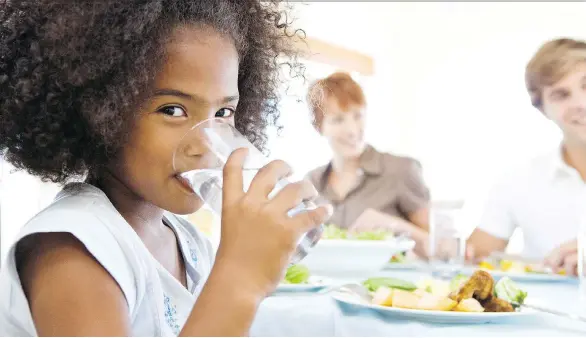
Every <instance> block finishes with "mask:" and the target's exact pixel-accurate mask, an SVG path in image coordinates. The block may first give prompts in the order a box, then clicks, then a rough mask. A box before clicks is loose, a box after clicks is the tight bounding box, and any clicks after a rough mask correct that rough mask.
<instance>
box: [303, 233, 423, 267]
mask: <svg viewBox="0 0 586 338" xmlns="http://www.w3.org/2000/svg"><path fill="white" fill-rule="evenodd" d="M414 246H415V242H414V241H413V240H411V239H409V238H405V237H395V236H393V234H392V233H390V232H385V231H373V232H361V233H352V232H349V231H347V230H344V229H340V228H338V227H336V226H335V225H331V224H330V225H327V226H325V228H324V233H323V235H322V239H321V240H320V241H319V242H318V243H317V244H316V245H315V247H313V248H312V249H311V250H310V251H309V254H308V255H307V256H306V257H305V258H304V259H303V264H304V265H306V266H307V267H308V268H309V269H310V270H311V271H312V272H315V273H319V274H322V275H331V276H336V275H338V274H340V275H347V274H348V273H351V274H352V275H356V274H360V275H364V276H368V275H369V274H372V273H375V272H377V271H380V270H381V269H382V268H383V267H384V266H385V264H386V263H387V262H388V261H389V259H390V258H391V256H393V255H394V254H396V253H399V252H404V251H409V250H411V249H412V248H413V247H414Z"/></svg>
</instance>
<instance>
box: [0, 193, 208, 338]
mask: <svg viewBox="0 0 586 338" xmlns="http://www.w3.org/2000/svg"><path fill="white" fill-rule="evenodd" d="M165 223H166V224H167V225H168V226H169V227H171V229H172V230H173V231H174V232H175V235H176V236H177V238H178V242H179V244H180V249H181V253H182V255H183V258H184V261H185V266H186V270H187V271H186V274H187V282H188V285H187V286H188V288H187V289H186V288H185V287H184V286H183V285H181V283H179V281H177V280H176V279H175V278H174V277H173V276H172V275H171V274H170V273H169V272H168V271H167V270H166V269H165V268H163V266H162V265H161V264H160V263H159V262H158V261H157V260H156V259H155V258H154V257H153V256H152V255H151V253H150V252H149V251H148V249H147V248H146V247H145V246H144V244H143V242H142V241H141V239H140V238H139V237H138V235H137V234H136V232H135V231H134V230H133V229H132V228H131V227H130V225H129V224H128V223H127V222H126V220H125V219H124V218H123V217H122V215H120V213H118V211H117V210H116V209H115V208H114V206H113V205H112V203H110V201H109V199H108V198H107V197H106V195H105V194H104V193H103V192H102V191H101V190H99V189H98V188H96V187H94V186H91V185H88V184H75V185H69V186H67V187H66V188H65V189H63V191H62V192H61V193H59V194H58V195H57V197H56V199H55V201H54V202H53V203H52V204H51V205H50V206H49V207H47V208H46V209H45V210H43V211H41V212H40V213H39V214H38V215H36V216H35V217H34V218H33V219H31V220H30V221H29V222H28V223H27V224H26V225H25V226H24V227H23V228H22V229H21V231H20V233H19V235H18V236H17V240H16V241H15V243H17V242H18V241H19V240H21V239H22V238H24V237H25V236H27V235H30V234H34V233H46V232H66V233H70V234H72V235H73V236H75V237H76V238H77V239H78V240H79V241H80V242H81V243H83V244H84V245H85V247H86V248H87V250H88V251H89V252H90V253H91V254H92V255H93V256H94V258H95V259H96V260H97V261H98V262H99V263H100V264H101V265H102V266H103V267H104V268H105V269H106V270H107V271H108V272H109V273H110V275H111V276H112V277H113V278H114V280H116V282H117V283H118V285H119V286H120V288H121V290H122V292H123V293H124V296H125V298H126V301H127V302H128V309H129V318H130V320H131V326H132V332H131V334H132V335H133V336H176V335H177V334H178V333H179V332H180V331H181V328H182V327H183V325H184V324H185V321H186V319H187V317H188V316H189V314H190V312H191V309H192V308H193V305H194V303H195V301H196V299H197V296H198V295H199V293H200V291H201V289H202V287H203V285H204V283H205V281H206V279H207V277H208V276H209V273H210V270H211V267H212V264H213V260H214V255H215V254H214V251H213V249H212V246H211V245H210V243H209V242H208V241H207V239H206V238H205V237H204V236H203V235H202V234H201V233H200V232H199V231H198V230H196V229H195V227H194V226H193V225H191V224H190V223H189V222H187V221H186V220H184V219H181V218H179V217H177V216H175V215H172V214H170V213H165ZM15 246H16V244H14V245H13V246H12V247H11V248H10V249H9V251H8V255H7V261H6V262H5V263H4V264H3V265H2V270H1V271H0V336H13V337H14V336H36V335H37V332H36V329H35V326H34V323H33V320H32V316H31V312H30V309H29V306H28V302H27V299H26V297H25V295H24V293H23V290H22V286H21V284H20V279H19V277H18V274H17V271H16V264H15Z"/></svg>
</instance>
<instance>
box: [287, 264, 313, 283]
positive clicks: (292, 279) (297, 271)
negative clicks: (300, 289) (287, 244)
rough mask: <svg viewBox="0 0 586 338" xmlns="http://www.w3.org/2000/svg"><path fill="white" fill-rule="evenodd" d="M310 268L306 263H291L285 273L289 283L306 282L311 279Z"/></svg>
mask: <svg viewBox="0 0 586 338" xmlns="http://www.w3.org/2000/svg"><path fill="white" fill-rule="evenodd" d="M309 276H310V273H309V269H308V268H307V267H306V266H304V265H300V264H297V265H291V266H290V267H289V268H288V269H287V272H286V273H285V280H284V282H285V283H287V284H306V283H307V282H308V281H309Z"/></svg>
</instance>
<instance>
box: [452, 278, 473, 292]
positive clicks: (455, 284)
mask: <svg viewBox="0 0 586 338" xmlns="http://www.w3.org/2000/svg"><path fill="white" fill-rule="evenodd" d="M468 279H469V277H468V276H466V275H463V274H458V275H456V276H455V277H454V278H452V280H451V281H450V291H452V292H453V291H458V290H460V287H461V286H462V284H464V283H466V282H467V281H468Z"/></svg>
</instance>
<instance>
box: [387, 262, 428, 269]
mask: <svg viewBox="0 0 586 338" xmlns="http://www.w3.org/2000/svg"><path fill="white" fill-rule="evenodd" d="M425 267H426V264H425V263H423V262H405V263H390V262H389V263H387V264H386V265H385V267H384V268H383V269H384V270H419V269H423V268H425Z"/></svg>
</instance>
